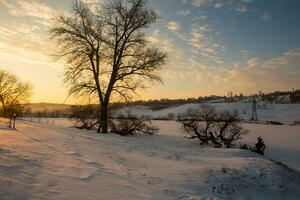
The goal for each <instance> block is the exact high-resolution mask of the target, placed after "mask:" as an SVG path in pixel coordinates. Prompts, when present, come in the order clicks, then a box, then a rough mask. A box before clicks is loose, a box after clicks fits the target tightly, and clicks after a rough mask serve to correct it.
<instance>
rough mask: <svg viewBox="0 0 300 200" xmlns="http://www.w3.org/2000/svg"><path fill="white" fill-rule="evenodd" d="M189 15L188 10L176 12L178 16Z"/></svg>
mask: <svg viewBox="0 0 300 200" xmlns="http://www.w3.org/2000/svg"><path fill="white" fill-rule="evenodd" d="M189 14H191V11H189V10H178V11H177V15H178V16H187V15H189Z"/></svg>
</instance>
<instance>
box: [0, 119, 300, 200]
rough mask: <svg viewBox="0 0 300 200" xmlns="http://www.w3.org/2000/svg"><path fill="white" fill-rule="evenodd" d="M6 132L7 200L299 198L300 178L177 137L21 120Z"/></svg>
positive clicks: (2, 136)
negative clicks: (124, 134)
mask: <svg viewBox="0 0 300 200" xmlns="http://www.w3.org/2000/svg"><path fill="white" fill-rule="evenodd" d="M17 127H18V130H0V199H1V200H16V199H18V200H29V199H30V200H31V199H33V200H39V199H43V200H53V199H57V200H60V199H64V200H73V199H85V200H95V199H97V200H98V199H99V200H108V199H114V200H119V199H120V200H140V199H143V200H147V199H151V200H153V199H159V200H167V199H168V200H170V199H172V200H173V199H174V200H175V199H183V200H192V199H193V200H200V199H266V200H268V199H272V200H276V199H292V200H293V199H295V200H296V199H300V175H299V173H298V172H295V171H293V170H290V169H288V168H286V167H284V166H282V165H278V164H276V163H274V162H272V161H269V160H266V159H265V158H263V157H261V156H259V155H256V154H254V153H252V152H248V151H243V150H239V149H214V148H201V147H199V145H198V144H197V142H194V141H190V140H183V139H182V138H181V137H178V136H171V135H154V136H138V137H121V136H117V135H112V134H108V135H99V134H96V133H93V132H88V131H83V130H77V129H73V128H68V127H56V126H52V127H51V126H47V125H43V126H41V125H39V124H34V123H29V122H18V124H17Z"/></svg>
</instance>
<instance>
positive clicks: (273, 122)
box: [267, 121, 282, 125]
mask: <svg viewBox="0 0 300 200" xmlns="http://www.w3.org/2000/svg"><path fill="white" fill-rule="evenodd" d="M267 124H269V125H282V123H281V122H277V121H267Z"/></svg>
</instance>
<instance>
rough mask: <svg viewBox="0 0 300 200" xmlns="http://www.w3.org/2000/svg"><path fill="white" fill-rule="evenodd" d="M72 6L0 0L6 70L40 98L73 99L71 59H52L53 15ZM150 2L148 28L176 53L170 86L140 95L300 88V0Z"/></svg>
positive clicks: (0, 52)
mask: <svg viewBox="0 0 300 200" xmlns="http://www.w3.org/2000/svg"><path fill="white" fill-rule="evenodd" d="M103 1H104V2H105V1H107V0H102V1H101V2H102V3H103ZM84 2H87V3H94V2H98V1H97V0H84ZM71 4H72V0H64V1H61V0H51V1H50V0H0V68H4V69H8V70H10V71H12V72H14V73H16V74H18V75H19V76H20V77H21V78H22V79H24V80H27V81H30V82H32V84H33V86H34V88H35V94H34V97H33V101H35V102H38V101H48V102H63V100H64V99H65V97H66V94H67V89H66V88H65V87H64V86H63V82H62V79H63V63H54V62H53V60H52V59H51V56H50V54H51V52H52V51H53V50H54V49H55V44H54V43H53V42H52V41H50V40H49V37H50V36H49V34H48V33H47V30H48V29H49V28H50V26H51V18H52V17H53V15H54V14H55V13H56V12H58V11H59V12H64V13H68V12H70V8H71ZM90 5H92V4H90ZM148 5H149V7H151V8H153V9H155V10H156V11H157V12H158V13H159V14H160V16H161V20H160V21H159V22H157V23H156V24H154V25H153V26H152V27H151V28H150V29H149V30H147V37H148V39H149V41H150V42H151V43H152V44H153V45H156V46H158V47H159V48H161V49H162V50H164V51H166V52H167V53H168V54H169V59H168V63H167V64H166V66H164V69H163V71H162V78H163V79H164V85H160V86H155V87H151V88H150V89H148V90H147V92H144V93H143V92H142V93H140V95H139V96H137V97H136V99H154V98H158V99H159V98H187V97H198V96H202V95H211V94H217V95H226V94H227V93H228V92H229V91H233V92H234V93H237V94H239V93H244V94H253V93H257V92H258V91H260V90H262V91H265V92H268V91H274V90H291V89H292V88H299V86H300V37H299V35H300V22H299V19H300V12H299V9H300V1H298V0H149V1H148Z"/></svg>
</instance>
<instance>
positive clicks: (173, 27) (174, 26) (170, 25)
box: [167, 21, 180, 31]
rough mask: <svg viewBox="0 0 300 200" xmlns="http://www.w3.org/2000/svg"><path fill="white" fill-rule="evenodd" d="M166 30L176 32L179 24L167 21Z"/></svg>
mask: <svg viewBox="0 0 300 200" xmlns="http://www.w3.org/2000/svg"><path fill="white" fill-rule="evenodd" d="M167 28H168V29H169V30H171V31H177V30H179V29H180V24H179V23H178V22H177V21H169V22H168V24H167Z"/></svg>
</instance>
